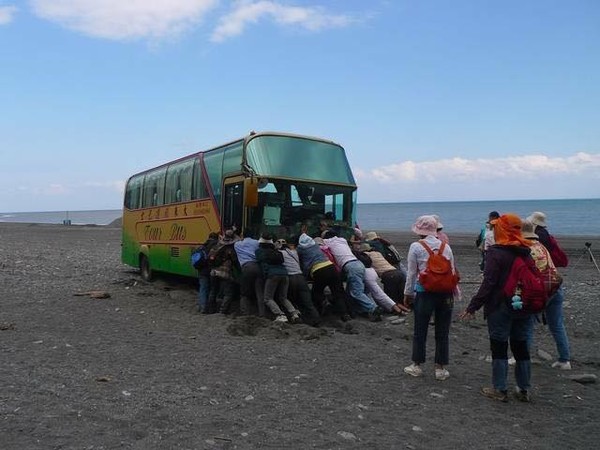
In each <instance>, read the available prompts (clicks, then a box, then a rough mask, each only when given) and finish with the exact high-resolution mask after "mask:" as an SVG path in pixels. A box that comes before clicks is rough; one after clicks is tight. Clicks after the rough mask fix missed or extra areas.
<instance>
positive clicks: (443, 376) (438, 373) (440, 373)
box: [435, 369, 450, 381]
mask: <svg viewBox="0 0 600 450" xmlns="http://www.w3.org/2000/svg"><path fill="white" fill-rule="evenodd" d="M448 377H450V372H448V369H435V379H436V380H438V381H444V380H447V379H448Z"/></svg>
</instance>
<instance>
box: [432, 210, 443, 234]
mask: <svg viewBox="0 0 600 450" xmlns="http://www.w3.org/2000/svg"><path fill="white" fill-rule="evenodd" d="M433 217H435V220H437V229H438V231H439V230H441V229H442V228H444V224H443V223H442V221H441V220H440V216H438V215H437V214H434V215H433Z"/></svg>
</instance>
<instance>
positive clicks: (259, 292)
mask: <svg viewBox="0 0 600 450" xmlns="http://www.w3.org/2000/svg"><path fill="white" fill-rule="evenodd" d="M263 298H264V280H263V276H262V271H261V270H260V266H259V265H258V263H257V262H256V261H250V262H247V263H246V264H244V265H243V266H242V278H241V280H240V314H242V315H249V314H258V315H259V316H261V317H264V316H265V304H264V302H263Z"/></svg>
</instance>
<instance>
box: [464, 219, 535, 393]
mask: <svg viewBox="0 0 600 450" xmlns="http://www.w3.org/2000/svg"><path fill="white" fill-rule="evenodd" d="M491 224H492V225H493V228H494V239H495V244H494V245H492V246H491V247H490V248H489V249H488V250H487V255H486V263H485V270H484V272H483V281H482V283H481V285H480V286H479V289H478V291H477V293H476V294H475V295H474V296H473V298H472V299H471V302H470V303H469V305H468V306H467V308H466V309H465V310H464V311H463V312H462V313H461V314H460V316H459V317H460V318H461V319H465V320H469V319H472V318H473V317H474V315H475V312H476V311H477V310H479V309H480V308H481V307H482V306H483V317H484V319H487V325H488V333H489V339H490V348H491V351H492V387H484V388H482V389H481V394H482V395H484V396H486V397H488V398H491V399H494V400H500V401H502V402H507V401H508V380H507V378H508V345H509V342H510V349H511V351H512V354H513V355H514V357H515V359H516V364H515V380H516V383H517V387H516V391H515V397H516V398H517V399H518V400H520V401H524V402H529V401H530V394H529V392H530V389H531V360H530V356H529V347H528V344H527V340H528V337H529V336H530V334H531V327H532V321H531V316H530V315H529V314H527V313H519V312H516V311H515V310H513V309H512V308H510V307H509V304H508V299H507V297H506V296H505V294H504V284H505V283H506V280H507V279H508V275H509V273H510V268H511V266H512V264H513V261H514V260H515V258H516V257H517V256H525V257H530V249H529V248H530V247H531V241H529V240H527V239H525V238H524V237H523V234H522V232H521V227H522V221H521V218H520V217H519V216H517V215H516V214H503V215H502V216H500V217H499V218H498V219H493V220H491Z"/></svg>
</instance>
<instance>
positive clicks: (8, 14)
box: [0, 6, 17, 25]
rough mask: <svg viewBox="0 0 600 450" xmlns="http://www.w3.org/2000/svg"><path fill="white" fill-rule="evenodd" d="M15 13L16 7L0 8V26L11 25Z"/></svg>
mask: <svg viewBox="0 0 600 450" xmlns="http://www.w3.org/2000/svg"><path fill="white" fill-rule="evenodd" d="M16 12H17V7H16V6H0V25H6V24H8V23H11V22H12V20H13V18H14V15H15V14H16Z"/></svg>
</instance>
